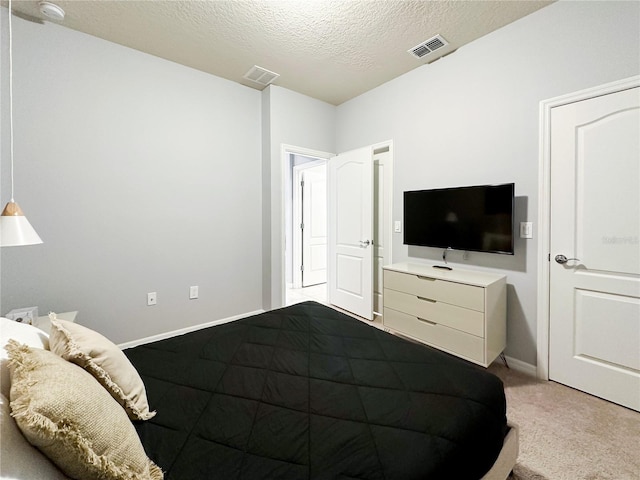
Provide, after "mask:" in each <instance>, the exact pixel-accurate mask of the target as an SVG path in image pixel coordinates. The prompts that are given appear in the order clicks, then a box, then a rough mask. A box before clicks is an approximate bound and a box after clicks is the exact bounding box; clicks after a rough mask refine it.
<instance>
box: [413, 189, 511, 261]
mask: <svg viewBox="0 0 640 480" xmlns="http://www.w3.org/2000/svg"><path fill="white" fill-rule="evenodd" d="M514 194H515V185H514V184H513V183H506V184H502V185H477V186H471V187H456V188H439V189H435V190H416V191H408V192H404V243H405V244H406V245H419V246H423V247H437V248H452V249H454V250H465V251H474V252H490V253H503V254H507V255H513V242H514V237H513V210H514Z"/></svg>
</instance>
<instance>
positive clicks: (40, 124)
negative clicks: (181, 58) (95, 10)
mask: <svg viewBox="0 0 640 480" xmlns="http://www.w3.org/2000/svg"><path fill="white" fill-rule="evenodd" d="M0 10H1V12H2V15H3V18H2V25H3V26H4V25H6V21H7V19H6V12H7V10H6V8H2V9H0ZM3 35H5V31H3ZM6 48H7V43H6V41H5V38H4V37H3V42H2V75H3V76H2V81H3V83H2V86H3V88H2V91H3V94H4V97H3V109H2V115H3V117H2V120H3V122H2V127H3V128H2V140H3V142H2V162H3V163H2V187H3V189H2V202H3V204H4V203H5V202H6V201H7V200H8V198H9V195H10V194H9V176H8V129H7V126H8V122H7V119H8V117H7V109H6V108H4V105H6V103H5V102H4V101H6V90H7V88H6V85H7V83H6V80H7V77H6V72H7V69H6V65H7V50H6ZM260 102H261V98H260V92H259V91H257V90H253V89H250V88H247V87H244V86H241V85H239V84H236V83H233V82H229V81H226V80H223V79H220V78H217V77H214V76H211V75H208V74H205V73H202V72H199V71H196V70H193V69H189V68H186V67H183V66H180V65H177V64H174V63H171V62H168V61H165V60H162V59H159V58H156V57H152V56H149V55H146V54H143V53H140V52H137V51H134V50H131V49H127V48H124V47H121V46H119V45H116V44H113V43H109V42H106V41H103V40H100V39H97V38H94V37H91V36H87V35H84V34H82V33H79V32H75V31H73V30H69V29H66V28H63V27H60V26H57V25H52V24H50V23H45V24H43V25H38V24H35V23H31V22H26V21H24V20H21V19H19V18H17V17H15V16H14V107H15V108H14V119H15V161H16V200H17V201H18V202H19V203H20V205H21V206H22V208H23V210H24V211H25V213H26V215H27V218H29V220H30V221H31V223H32V225H34V227H35V228H36V229H37V231H38V233H39V234H40V236H41V237H42V238H43V240H44V244H42V245H38V246H29V247H19V248H16V247H14V248H3V249H2V251H1V259H2V260H1V267H2V292H1V293H2V295H1V299H2V303H1V305H0V313H6V312H7V311H9V310H11V309H12V308H16V307H22V306H31V305H37V306H38V307H39V308H40V312H41V313H44V314H46V313H47V312H48V311H49V310H54V311H58V312H62V311H67V310H79V312H80V313H79V316H78V321H79V322H81V323H83V324H85V325H87V326H89V327H92V328H96V329H97V330H99V331H100V332H102V333H103V334H105V335H107V336H108V337H109V338H111V339H112V340H114V341H115V342H118V343H120V342H125V341H129V340H134V339H139V338H143V337H146V336H149V335H153V334H157V333H162V332H166V331H172V330H175V329H178V328H182V327H187V326H191V325H196V324H200V323H203V322H205V321H211V320H216V319H221V318H226V317H229V316H233V315H238V314H242V313H246V312H250V311H255V310H257V309H260V308H262V271H261V261H262V255H261V250H260V248H259V246H260V245H261V242H262V216H261V207H260V205H261V195H262V191H261V190H262V188H261V178H262V177H261V165H260V158H261V131H260V127H261V118H260V115H261V104H260ZM256 246H258V248H256ZM190 285H198V286H199V287H200V298H199V299H198V300H189V286H190ZM151 291H155V292H157V294H158V304H157V305H156V306H153V307H147V306H146V293H147V292H151Z"/></svg>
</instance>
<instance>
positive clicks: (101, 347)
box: [49, 319, 156, 420]
mask: <svg viewBox="0 0 640 480" xmlns="http://www.w3.org/2000/svg"><path fill="white" fill-rule="evenodd" d="M49 349H50V350H51V351H52V352H53V353H55V354H57V355H60V356H61V357H62V358H64V359H65V360H69V361H70V362H73V363H75V364H77V365H80V366H81V367H82V368H84V369H85V370H87V371H88V372H89V373H91V374H92V375H93V376H94V377H96V378H97V379H98V381H99V382H100V383H101V384H102V385H103V386H104V387H105V388H106V389H107V390H108V391H109V393H111V395H112V396H113V398H115V399H116V400H117V401H118V403H119V404H120V405H122V406H123V407H124V409H125V410H126V411H127V415H129V418H131V419H132V420H148V419H150V418H151V417H153V416H154V415H155V414H156V412H150V411H149V402H148V401H147V392H146V390H145V388H144V383H143V382H142V379H141V378H140V375H139V374H138V372H137V370H136V369H135V368H134V366H133V365H131V362H130V361H129V359H128V358H127V357H126V356H125V354H124V353H122V350H120V349H119V348H118V347H117V346H116V345H115V344H114V343H113V342H111V341H110V340H108V339H107V338H105V337H103V336H102V335H100V334H99V333H97V332H94V331H93V330H91V329H89V328H87V327H83V326H82V325H78V324H77V323H73V322H67V321H66V320H59V319H58V320H51V332H50V335H49Z"/></svg>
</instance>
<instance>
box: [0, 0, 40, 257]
mask: <svg viewBox="0 0 640 480" xmlns="http://www.w3.org/2000/svg"><path fill="white" fill-rule="evenodd" d="M12 40H13V32H12V31H11V0H9V155H10V159H11V200H10V201H9V202H8V203H7V205H6V206H5V207H4V210H3V211H2V215H0V247H14V246H20V245H36V244H38V243H42V239H41V238H40V237H39V236H38V234H37V233H36V231H35V230H34V229H33V227H32V226H31V224H30V223H29V220H27V217H25V216H24V213H22V210H21V209H20V207H19V206H18V204H17V203H16V202H15V200H14V184H13V56H12V54H13V52H12V50H13V48H12V47H13V45H12Z"/></svg>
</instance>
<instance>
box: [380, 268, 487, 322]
mask: <svg viewBox="0 0 640 480" xmlns="http://www.w3.org/2000/svg"><path fill="white" fill-rule="evenodd" d="M383 286H384V288H388V289H391V290H396V291H400V292H406V293H408V294H411V295H415V296H418V297H422V298H426V299H430V300H436V301H439V302H445V303H449V304H451V305H457V306H460V307H464V308H470V309H472V310H476V311H478V312H484V288H482V287H476V286H474V285H464V284H462V283H456V282H449V281H447V280H439V279H436V278H431V277H428V276H422V275H412V274H406V273H399V272H394V271H392V270H385V271H384V284H383Z"/></svg>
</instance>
